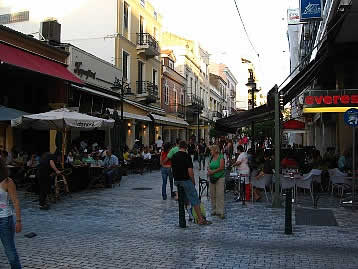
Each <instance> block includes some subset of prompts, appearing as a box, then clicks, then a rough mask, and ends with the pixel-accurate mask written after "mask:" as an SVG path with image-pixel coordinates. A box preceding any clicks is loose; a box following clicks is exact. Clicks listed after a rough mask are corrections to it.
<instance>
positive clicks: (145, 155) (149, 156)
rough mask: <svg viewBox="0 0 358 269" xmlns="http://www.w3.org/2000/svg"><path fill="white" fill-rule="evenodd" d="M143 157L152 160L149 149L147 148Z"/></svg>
mask: <svg viewBox="0 0 358 269" xmlns="http://www.w3.org/2000/svg"><path fill="white" fill-rule="evenodd" d="M142 157H143V159H144V160H145V161H146V160H150V159H152V154H150V152H149V149H148V147H145V148H144V150H143V153H142Z"/></svg>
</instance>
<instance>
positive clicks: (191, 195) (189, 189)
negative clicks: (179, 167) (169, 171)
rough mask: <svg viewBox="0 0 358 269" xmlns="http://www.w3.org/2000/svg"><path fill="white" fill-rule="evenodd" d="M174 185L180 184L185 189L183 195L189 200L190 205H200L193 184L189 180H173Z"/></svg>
mask: <svg viewBox="0 0 358 269" xmlns="http://www.w3.org/2000/svg"><path fill="white" fill-rule="evenodd" d="M175 185H176V186H178V187H179V186H182V187H183V188H184V191H185V195H186V197H187V199H188V200H189V203H190V204H191V206H192V207H194V206H196V205H200V200H199V196H198V193H197V191H196V189H195V186H194V184H193V182H192V181H191V180H175Z"/></svg>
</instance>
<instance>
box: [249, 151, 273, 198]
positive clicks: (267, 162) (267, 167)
mask: <svg viewBox="0 0 358 269" xmlns="http://www.w3.org/2000/svg"><path fill="white" fill-rule="evenodd" d="M273 169H274V165H273V160H272V153H271V152H270V151H269V150H266V151H265V153H264V166H263V169H262V170H261V171H260V172H259V173H258V174H257V175H256V177H255V178H256V179H257V180H260V179H262V178H263V177H264V176H265V175H272V174H273ZM261 198H262V196H261V191H260V190H259V189H256V188H255V189H254V201H259V200H260V199H261Z"/></svg>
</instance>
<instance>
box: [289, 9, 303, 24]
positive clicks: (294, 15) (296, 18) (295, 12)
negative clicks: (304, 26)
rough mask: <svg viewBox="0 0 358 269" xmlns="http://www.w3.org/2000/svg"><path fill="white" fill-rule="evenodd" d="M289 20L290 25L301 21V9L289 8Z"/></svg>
mask: <svg viewBox="0 0 358 269" xmlns="http://www.w3.org/2000/svg"><path fill="white" fill-rule="evenodd" d="M287 22H288V25H294V24H299V23H300V9H299V8H290V9H287Z"/></svg>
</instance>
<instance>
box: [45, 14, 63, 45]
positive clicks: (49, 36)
mask: <svg viewBox="0 0 358 269" xmlns="http://www.w3.org/2000/svg"><path fill="white" fill-rule="evenodd" d="M40 33H41V35H42V36H43V37H44V38H45V39H46V40H48V41H52V42H57V43H61V24H59V23H58V22H57V20H55V19H49V20H47V21H43V22H41V26H40Z"/></svg>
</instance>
